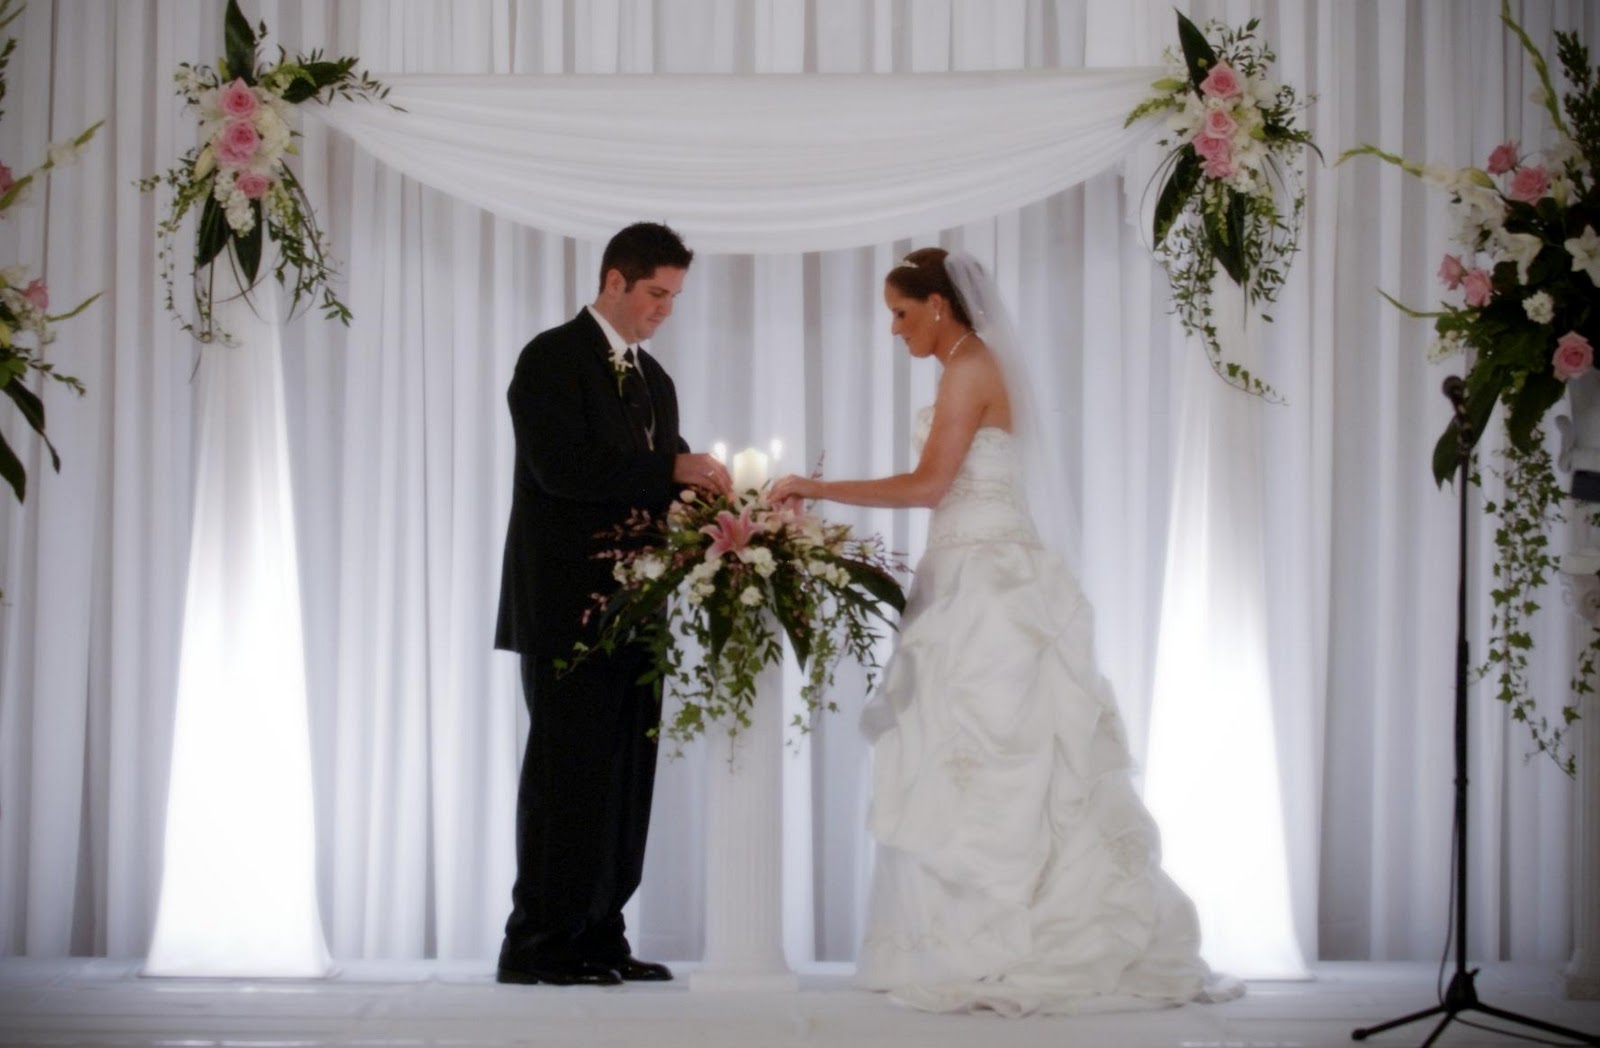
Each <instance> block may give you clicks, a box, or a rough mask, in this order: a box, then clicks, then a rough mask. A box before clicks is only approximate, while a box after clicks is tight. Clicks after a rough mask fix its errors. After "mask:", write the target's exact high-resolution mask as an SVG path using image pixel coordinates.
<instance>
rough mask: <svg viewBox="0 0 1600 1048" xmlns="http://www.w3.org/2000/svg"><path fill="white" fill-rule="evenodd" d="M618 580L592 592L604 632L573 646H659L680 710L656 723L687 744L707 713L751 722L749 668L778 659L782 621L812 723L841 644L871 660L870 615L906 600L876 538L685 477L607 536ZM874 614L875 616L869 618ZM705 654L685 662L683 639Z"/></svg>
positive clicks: (845, 651) (656, 665)
mask: <svg viewBox="0 0 1600 1048" xmlns="http://www.w3.org/2000/svg"><path fill="white" fill-rule="evenodd" d="M607 538H608V539H609V541H610V543H611V548H609V549H607V550H606V551H604V552H603V553H601V554H600V556H602V557H606V558H608V559H611V560H614V561H615V565H614V567H613V569H612V573H613V575H614V576H615V578H616V580H617V582H618V584H619V585H618V588H617V590H616V591H615V592H614V593H612V594H610V595H607V596H597V597H596V602H595V605H594V607H593V608H592V609H591V611H590V614H591V615H598V616H600V621H599V641H598V642H597V643H596V644H595V645H594V646H593V647H586V646H584V645H582V644H580V645H579V648H578V651H577V654H576V658H577V659H582V658H586V657H588V656H589V655H591V654H592V653H593V652H595V651H607V652H609V651H613V650H615V649H616V648H617V647H618V646H619V645H622V644H626V643H630V642H631V643H638V644H642V645H644V646H646V647H647V648H648V649H649V650H650V652H651V654H652V656H653V668H652V670H651V671H650V673H649V674H648V675H647V678H648V679H651V680H657V681H660V680H662V679H665V680H666V681H667V682H668V685H669V688H670V690H671V692H672V694H673V697H674V698H675V699H676V700H677V706H676V709H675V710H674V711H673V713H672V714H671V715H670V716H669V717H668V718H666V719H665V720H664V722H663V727H662V729H661V730H662V731H663V732H664V734H665V735H666V737H667V738H668V739H669V740H671V741H672V742H673V743H674V744H675V745H677V746H678V747H679V748H680V750H681V747H682V746H683V745H684V744H685V743H687V742H689V741H691V740H693V739H694V738H695V737H696V736H698V735H701V734H703V733H704V732H705V731H706V729H707V728H708V727H709V726H711V725H712V724H713V723H714V722H720V723H724V724H726V726H727V730H728V732H729V734H730V735H731V734H734V733H736V732H737V731H738V729H739V728H740V727H748V726H749V724H750V708H751V704H752V703H753V702H754V701H755V699H756V678H757V677H758V676H759V675H760V673H761V670H762V667H763V666H765V665H767V664H771V663H776V662H778V661H779V660H780V659H781V658H782V657H783V645H782V642H781V638H780V636H779V634H778V632H777V631H778V630H779V629H781V630H782V631H783V634H784V635H786V636H787V637H788V638H789V644H790V646H791V647H792V648H793V650H794V654H795V658H796V660H797V661H798V662H799V664H800V667H801V669H802V670H803V671H804V672H805V675H806V676H805V683H804V685H803V686H802V688H801V697H802V699H803V700H804V702H805V706H806V714H805V716H803V717H802V716H799V715H797V716H796V719H795V724H794V727H796V728H798V729H799V730H801V731H804V730H806V729H807V728H808V727H809V726H810V718H811V717H812V716H813V715H815V714H816V713H817V712H819V711H821V710H824V709H826V710H833V709H835V708H836V706H835V704H834V703H833V702H832V701H831V700H828V699H827V698H826V693H827V689H828V687H829V686H830V685H831V684H832V682H833V672H834V668H835V667H836V666H837V665H838V663H839V661H840V659H842V658H844V657H845V656H849V657H850V658H851V659H853V660H854V661H856V662H858V663H860V664H861V665H862V666H864V667H866V668H867V671H868V682H869V687H870V684H871V680H872V677H873V676H874V675H875V673H876V671H877V670H878V668H879V667H878V663H877V660H876V657H875V654H874V645H875V643H876V642H877V640H878V637H879V634H878V631H877V628H876V627H877V624H878V622H883V623H890V624H892V622H893V621H894V620H893V619H891V617H890V613H891V611H892V612H893V613H894V614H896V615H898V613H899V612H901V611H903V610H904V609H905V596H904V594H903V593H902V591H901V588H900V584H899V583H898V582H897V581H896V580H895V576H894V572H895V570H896V568H897V567H898V565H896V564H895V563H894V561H893V560H892V558H890V556H889V555H888V554H887V553H886V552H885V551H884V550H883V548H882V546H881V545H880V544H879V542H878V541H877V540H876V539H875V538H866V539H857V538H854V537H852V535H851V533H850V529H849V528H848V527H847V526H845V525H841V524H829V523H826V522H824V521H823V520H822V519H821V518H820V517H817V516H815V515H814V514H811V513H807V512H805V511H804V510H803V509H802V508H800V507H799V506H792V507H789V506H773V505H771V504H769V503H768V502H767V500H766V497H765V495H763V494H761V493H758V492H755V491H750V492H746V493H745V494H743V495H740V496H737V497H735V498H732V499H729V498H726V497H718V498H711V497H708V496H706V495H704V494H702V493H700V492H697V491H694V490H693V489H687V490H685V491H683V492H682V494H681V495H680V496H679V497H678V499H677V501H675V502H674V503H673V504H672V505H671V507H669V508H668V510H667V512H666V513H665V515H662V516H655V517H652V516H651V515H649V514H646V513H643V512H638V513H635V514H634V516H633V517H632V518H630V520H629V521H628V522H627V523H626V524H624V525H622V526H621V527H619V528H618V529H616V531H615V533H614V534H611V535H609V536H607ZM874 620H876V621H874ZM685 638H687V639H689V640H692V641H693V642H694V644H695V645H696V646H697V647H698V648H700V649H701V652H702V657H701V658H700V659H698V660H697V661H695V662H694V663H693V665H692V667H691V668H689V669H688V670H687V672H686V671H685V668H684V644H683V642H684V640H685Z"/></svg>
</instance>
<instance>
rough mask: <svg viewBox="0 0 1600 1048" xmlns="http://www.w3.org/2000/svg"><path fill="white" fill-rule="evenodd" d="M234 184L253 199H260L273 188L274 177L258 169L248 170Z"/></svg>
mask: <svg viewBox="0 0 1600 1048" xmlns="http://www.w3.org/2000/svg"><path fill="white" fill-rule="evenodd" d="M233 184H234V185H236V186H238V187H239V192H241V193H243V194H244V195H245V196H247V197H249V198H250V199H251V200H260V199H261V198H262V197H263V196H265V195H266V192H267V190H269V189H271V188H272V179H270V178H268V177H267V176H266V175H263V174H261V173H260V172H258V171H246V172H245V173H244V174H242V175H240V176H239V178H238V179H237V180H236V181H235V182H234V183H233Z"/></svg>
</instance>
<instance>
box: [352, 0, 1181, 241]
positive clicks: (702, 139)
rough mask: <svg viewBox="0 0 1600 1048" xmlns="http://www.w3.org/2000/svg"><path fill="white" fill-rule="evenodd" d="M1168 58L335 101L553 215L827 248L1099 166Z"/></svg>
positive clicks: (394, 154) (419, 88)
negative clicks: (1101, 66) (651, 222)
mask: <svg viewBox="0 0 1600 1048" xmlns="http://www.w3.org/2000/svg"><path fill="white" fill-rule="evenodd" d="M1012 6H1015V5H1012ZM758 10H766V9H765V8H758ZM962 10H966V9H965V8H963V9H962ZM958 17H960V16H958ZM967 17H970V12H969V13H968V15H967ZM1012 29H1013V33H1012V34H1011V36H1010V40H1011V41H1013V42H1014V44H1015V45H1016V47H1017V48H1020V45H1021V32H1020V26H1018V25H1013V26H1012ZM962 39H963V41H965V39H966V38H965V37H963V38H962ZM993 61H994V60H993V59H991V58H987V57H986V58H984V59H983V60H982V61H980V62H974V63H973V67H974V68H978V67H981V66H987V65H990V64H991V63H992V62H993ZM1001 61H1002V62H1004V63H1005V64H1011V63H1012V62H1014V61H1016V59H1015V58H1011V57H1010V56H1007V57H1006V58H1003V59H1002V60H1001ZM789 64H792V63H780V64H779V68H780V70H781V69H783V68H784V67H785V66H786V65H789ZM1156 75H1158V70H1156V69H1154V68H1152V67H1138V68H1133V69H1119V70H1105V71H1094V72H1089V71H1085V70H1049V71H1029V72H1015V73H1011V72H1006V73H983V74H981V75H979V74H971V75H942V76H932V75H919V76H849V75H842V74H841V75H837V76H829V77H826V78H821V79H819V78H817V77H793V76H777V75H773V76H761V77H755V78H751V79H746V80H741V81H738V82H737V86H735V85H733V84H730V83H729V82H728V81H726V80H724V79H722V78H720V77H715V76H687V75H686V76H654V77H649V78H648V79H639V78H635V77H629V76H607V77H605V78H604V79H601V80H584V79H574V78H568V77H545V78H525V79H518V78H508V77H493V78H490V77H451V76H415V75H395V76H391V77H388V78H387V82H388V83H389V84H390V85H391V86H392V88H393V90H392V92H391V93H390V95H389V98H388V101H389V102H391V103H393V105H394V106H398V107H399V108H400V109H402V110H404V112H400V111H397V110H396V109H393V108H386V107H384V106H373V105H366V104H360V103H336V104H335V105H333V106H331V107H329V108H328V109H327V110H326V111H325V113H324V114H323V115H324V116H325V118H326V119H327V120H328V121H329V122H330V123H331V124H333V125H334V126H335V127H337V128H339V129H340V130H342V131H345V132H346V133H348V134H349V135H350V136H351V137H352V138H354V139H355V140H356V142H358V143H359V144H360V145H361V147H362V148H363V149H365V150H367V151H369V152H371V153H372V154H373V155H374V156H376V157H377V158H378V159H379V160H381V161H383V162H384V163H385V164H387V165H389V166H391V167H393V168H394V169H395V170H397V171H401V172H403V173H404V174H406V175H408V176H409V177H411V178H414V179H416V180H417V181H419V182H422V183H424V184H425V185H429V186H432V187H434V188H436V189H441V190H444V191H446V192H448V193H450V194H452V195H453V196H456V197H459V198H460V199H462V200H466V201H469V202H471V203H473V204H475V205H477V206H479V207H481V208H483V209H485V210H487V211H490V212H493V213H494V214H496V215H499V216H500V217H502V218H506V219H509V220H512V221H515V222H520V223H523V224H525V225H528V226H531V227H533V228H535V229H540V230H547V231H550V232H554V233H560V234H563V235H566V236H571V237H578V238H582V239H587V240H599V241H604V240H605V239H606V238H607V237H609V236H610V234H611V233H613V232H615V231H616V226H617V214H618V213H619V211H620V212H623V213H629V214H639V215H655V216H659V217H661V218H662V219H664V220H666V221H668V222H670V223H671V224H672V225H673V227H674V228H676V229H678V230H679V231H680V232H681V233H682V234H683V235H684V236H685V238H686V239H687V240H688V241H689V242H690V243H692V244H694V245H695V247H696V249H697V250H700V251H703V252H758V251H759V252H793V251H824V250H829V249H833V248H844V247H853V246H855V245H857V244H862V243H871V242H875V241H885V240H893V239H896V238H899V237H905V236H911V235H913V234H916V233H918V232H921V231H923V230H927V229H936V228H941V227H949V226H954V225H960V224H963V223H965V222H969V221H976V220H980V219H987V218H988V217H990V216H992V215H995V214H1000V213H1004V212H1007V211H1014V210H1016V209H1017V208H1019V207H1022V206H1023V205H1025V204H1031V203H1033V202H1034V201H1036V200H1039V199H1042V198H1043V197H1046V196H1048V195H1050V194H1051V193H1054V192H1056V191H1058V190H1061V189H1063V188H1065V187H1067V186H1070V185H1074V184H1076V183H1078V182H1081V181H1083V179H1085V178H1086V177H1088V176H1089V175H1091V174H1094V173H1095V172H1097V171H1100V170H1102V169H1104V168H1106V167H1109V166H1110V165H1112V164H1113V163H1115V162H1116V161H1117V160H1118V159H1119V158H1120V157H1121V156H1122V155H1123V154H1125V153H1126V152H1127V151H1128V150H1129V149H1130V148H1131V147H1132V146H1133V145H1134V144H1135V143H1137V142H1138V141H1140V140H1141V139H1143V138H1145V137H1147V136H1148V134H1149V133H1150V128H1149V127H1148V126H1147V125H1139V126H1136V127H1133V128H1124V127H1123V126H1122V125H1123V118H1124V117H1125V116H1126V115H1127V113H1128V111H1129V110H1131V109H1132V108H1133V107H1134V106H1135V105H1136V104H1138V102H1139V100H1140V99H1141V97H1142V96H1143V95H1144V93H1145V92H1146V90H1147V89H1148V86H1149V83H1150V81H1151V80H1152V79H1154V77H1155V76H1156ZM642 100H647V101H644V102H643V103H642ZM929 113H937V114H939V116H938V119H929V118H928V117H927V114H929ZM641 156H645V157H648V158H649V159H648V162H647V163H642V164H641V163H639V162H638V158H639V157H641Z"/></svg>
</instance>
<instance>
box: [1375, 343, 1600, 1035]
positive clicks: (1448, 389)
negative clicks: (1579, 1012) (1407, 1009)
mask: <svg viewBox="0 0 1600 1048" xmlns="http://www.w3.org/2000/svg"><path fill="white" fill-rule="evenodd" d="M1444 395H1445V396H1447V397H1449V398H1450V403H1451V404H1452V405H1454V406H1455V412H1456V420H1455V425H1456V451H1457V453H1458V458H1459V460H1460V468H1459V470H1458V471H1457V473H1456V496H1457V498H1458V499H1459V500H1460V506H1459V509H1458V514H1459V518H1460V519H1459V524H1458V533H1457V538H1456V541H1457V542H1458V544H1459V549H1458V551H1457V558H1456V572H1457V575H1456V754H1455V756H1456V812H1455V820H1456V825H1455V846H1456V854H1455V880H1456V883H1455V901H1456V912H1455V933H1454V934H1455V941H1456V971H1455V975H1453V976H1452V977H1451V979H1450V987H1449V988H1448V989H1447V990H1445V994H1444V999H1443V1000H1442V1001H1440V1002H1439V1003H1438V1004H1436V1005H1434V1006H1433V1007H1432V1008H1425V1009H1423V1010H1422V1011H1420V1012H1412V1013H1411V1014H1410V1015H1402V1016H1401V1017H1400V1018H1398V1019H1390V1020H1389V1021H1388V1022H1386V1023H1379V1024H1378V1025H1377V1026H1367V1027H1363V1028H1361V1029H1359V1030H1355V1031H1352V1032H1351V1034H1350V1036H1351V1037H1353V1038H1355V1039H1356V1040H1358V1041H1364V1040H1366V1039H1367V1038H1368V1037H1371V1036H1372V1035H1373V1034H1375V1033H1382V1032H1383V1031H1385V1030H1392V1029H1394V1028H1395V1027H1396V1026H1404V1025H1405V1024H1406V1023H1411V1022H1416V1021H1417V1020H1418V1019H1427V1018H1430V1017H1432V1016H1435V1015H1443V1016H1444V1018H1443V1019H1440V1020H1439V1025H1437V1026H1435V1027H1434V1028H1433V1032H1432V1033H1430V1034H1429V1035H1428V1039H1427V1040H1426V1041H1423V1042H1422V1048H1428V1045H1430V1044H1432V1043H1433V1042H1434V1041H1437V1040H1438V1039H1439V1035H1440V1034H1442V1033H1444V1028H1445V1027H1446V1026H1448V1025H1450V1021H1451V1020H1452V1019H1454V1018H1456V1017H1457V1016H1458V1015H1459V1014H1460V1013H1462V1012H1467V1011H1474V1012H1482V1013H1483V1014H1485V1015H1492V1016H1494V1017H1495V1018H1497V1019H1504V1020H1505V1021H1507V1022H1513V1023H1521V1024H1522V1025H1524V1026H1531V1027H1533V1028H1534V1029H1536V1030H1543V1031H1544V1032H1545V1033H1552V1034H1556V1035H1558V1036H1561V1037H1570V1038H1571V1039H1572V1040H1573V1041H1574V1042H1576V1043H1578V1044H1593V1045H1600V1037H1595V1036H1594V1035H1592V1034H1587V1033H1580V1032H1579V1031H1577V1030H1569V1029H1567V1028H1566V1027H1564V1026H1557V1025H1555V1024H1554V1023H1547V1022H1544V1021H1543V1020H1540V1019H1530V1018H1528V1017H1527V1016H1525V1015H1518V1014H1516V1013H1515V1012H1508V1011H1506V1010H1505V1009H1503V1008H1495V1007H1493V1006H1492V1005H1487V1004H1484V1003H1483V1002H1482V1001H1480V1000H1478V990H1477V988H1476V987H1475V986H1474V985H1473V979H1474V978H1475V977H1476V976H1477V974H1478V972H1477V969H1473V970H1471V971H1468V970H1467V666H1468V665H1469V659H1468V656H1467V465H1468V459H1469V458H1470V457H1471V454H1472V431H1471V428H1470V427H1471V425H1472V423H1471V422H1470V421H1469V420H1468V418H1467V410H1466V409H1467V390H1466V383H1464V382H1462V381H1461V379H1459V378H1457V377H1456V376H1454V375H1452V376H1450V377H1449V378H1447V379H1445V380H1444ZM1501 1032H1506V1033H1511V1035H1512V1036H1514V1037H1516V1036H1521V1037H1530V1038H1531V1035H1529V1034H1516V1033H1513V1032H1511V1031H1501Z"/></svg>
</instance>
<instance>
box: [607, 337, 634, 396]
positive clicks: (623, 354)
mask: <svg viewBox="0 0 1600 1048" xmlns="http://www.w3.org/2000/svg"><path fill="white" fill-rule="evenodd" d="M634 366H635V365H634V364H633V363H632V362H630V361H629V360H628V347H627V346H622V347H620V348H619V347H617V346H612V347H611V373H612V376H613V377H614V378H616V380H617V396H619V397H620V396H622V380H623V379H625V378H627V376H628V369H629V368H631V367H634Z"/></svg>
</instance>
